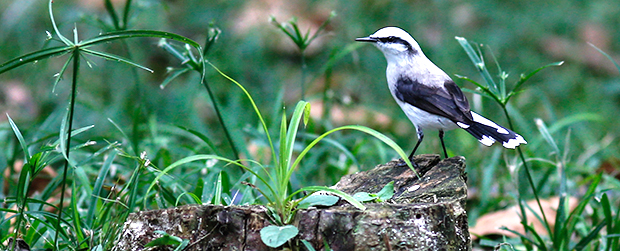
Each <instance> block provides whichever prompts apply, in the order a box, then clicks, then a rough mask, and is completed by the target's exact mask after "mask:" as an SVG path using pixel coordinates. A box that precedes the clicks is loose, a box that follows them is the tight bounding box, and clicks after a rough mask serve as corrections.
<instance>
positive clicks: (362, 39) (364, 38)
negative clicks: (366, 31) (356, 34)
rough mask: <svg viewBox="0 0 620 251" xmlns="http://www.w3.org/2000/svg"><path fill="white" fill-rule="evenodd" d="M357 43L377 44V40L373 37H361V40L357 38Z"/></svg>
mask: <svg viewBox="0 0 620 251" xmlns="http://www.w3.org/2000/svg"><path fill="white" fill-rule="evenodd" d="M355 41H358V42H370V43H376V42H377V39H376V38H372V37H360V38H356V39H355Z"/></svg>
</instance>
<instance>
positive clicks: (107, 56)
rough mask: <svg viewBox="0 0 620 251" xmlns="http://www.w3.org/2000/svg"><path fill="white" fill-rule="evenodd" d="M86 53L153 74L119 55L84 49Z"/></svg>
mask: <svg viewBox="0 0 620 251" xmlns="http://www.w3.org/2000/svg"><path fill="white" fill-rule="evenodd" d="M82 50H83V51H84V52H85V53H88V54H90V55H93V56H96V57H101V58H104V59H107V60H110V61H117V62H121V63H125V64H128V65H131V66H134V67H137V68H140V69H142V70H145V71H148V72H150V73H153V70H151V69H149V68H147V67H145V66H142V65H140V64H138V63H134V62H132V61H131V60H129V59H126V58H123V57H121V56H117V55H113V54H109V53H105V52H99V51H93V50H89V49H82Z"/></svg>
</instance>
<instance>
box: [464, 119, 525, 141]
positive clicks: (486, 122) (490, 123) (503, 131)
mask: <svg viewBox="0 0 620 251" xmlns="http://www.w3.org/2000/svg"><path fill="white" fill-rule="evenodd" d="M471 116H472V117H473V118H474V121H476V122H478V123H480V124H483V125H486V126H490V127H493V128H495V129H497V132H498V133H501V134H508V130H506V128H503V127H501V126H500V125H498V124H495V122H493V121H491V120H488V119H487V118H485V117H482V116H481V115H480V114H478V113H475V112H471ZM480 142H482V140H480ZM483 144H484V143H483ZM517 145H519V144H517ZM513 148H514V147H513Z"/></svg>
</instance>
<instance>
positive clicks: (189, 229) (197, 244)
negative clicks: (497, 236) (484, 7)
mask: <svg viewBox="0 0 620 251" xmlns="http://www.w3.org/2000/svg"><path fill="white" fill-rule="evenodd" d="M415 162H416V163H417V164H418V166H419V168H418V169H416V170H418V174H419V175H420V177H421V179H418V178H417V176H416V175H415V174H414V172H413V171H411V169H409V168H408V167H407V166H405V165H403V164H402V162H400V161H391V162H388V163H386V164H384V165H378V166H377V167H375V168H374V169H372V170H369V171H365V172H359V173H355V174H351V175H347V176H345V177H343V178H342V179H341V180H340V182H338V183H337V184H336V185H335V186H333V188H336V189H338V190H341V191H343V192H346V193H349V194H354V193H357V192H368V193H376V192H378V191H379V190H381V188H383V187H384V186H385V185H386V184H387V183H388V182H390V181H394V189H395V195H394V197H393V198H392V199H391V200H388V201H386V202H383V203H367V204H365V205H366V206H367V207H368V208H367V209H366V210H364V211H361V210H359V209H357V208H355V207H353V206H351V205H349V204H348V203H346V202H344V201H342V200H341V201H340V202H339V203H338V204H337V205H335V206H331V207H326V208H310V209H305V210H299V211H298V212H297V214H296V217H295V221H294V223H293V224H294V225H295V226H297V227H298V228H299V235H297V237H295V238H294V239H293V240H292V241H291V242H290V243H289V244H293V245H295V246H297V247H299V248H298V249H296V250H306V249H305V247H302V246H303V244H301V240H306V241H308V242H309V243H311V244H312V246H313V247H314V249H316V250H325V243H327V244H328V245H329V247H330V248H331V249H332V250H336V251H339V250H471V240H470V237H469V231H468V226H467V213H466V212H465V201H466V198H467V185H466V177H465V171H464V170H465V159H464V158H463V157H453V158H448V159H443V160H441V159H440V157H439V156H438V155H419V156H416V157H415ZM266 211H267V210H266V208H265V207H263V206H214V205H187V206H181V207H177V208H170V209H162V210H153V211H144V212H138V213H133V214H131V215H130V216H129V218H128V219H127V222H125V226H124V229H123V233H122V236H121V239H120V240H119V241H118V243H117V245H116V247H115V250H119V251H120V250H136V251H138V250H174V247H172V246H163V247H156V248H145V247H144V245H145V244H146V243H148V242H150V241H151V240H153V239H155V238H158V237H160V235H159V234H157V233H154V231H156V230H161V231H165V232H166V233H168V234H170V235H174V236H177V237H180V238H183V239H187V240H189V245H188V246H187V247H186V248H185V249H184V250H248V251H249V250H251V251H260V250H274V249H271V248H269V247H267V246H265V245H264V244H263V243H262V241H261V239H260V233H259V231H260V230H261V229H262V228H263V227H265V226H268V225H270V222H269V220H268V219H267V216H266ZM289 244H285V245H284V246H283V247H281V248H280V249H285V248H287V247H288V246H287V245H289Z"/></svg>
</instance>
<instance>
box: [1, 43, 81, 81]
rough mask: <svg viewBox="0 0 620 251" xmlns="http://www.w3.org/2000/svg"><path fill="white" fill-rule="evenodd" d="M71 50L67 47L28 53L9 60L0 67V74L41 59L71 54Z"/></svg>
mask: <svg viewBox="0 0 620 251" xmlns="http://www.w3.org/2000/svg"><path fill="white" fill-rule="evenodd" d="M72 49H73V48H71V47H68V46H58V47H52V48H48V49H43V50H38V51H35V52H31V53H28V54H26V55H23V56H19V57H17V58H14V59H11V60H9V61H7V62H5V63H4V64H2V65H0V74H2V73H4V72H6V71H9V70H12V69H14V68H17V67H19V66H22V65H24V64H27V63H31V62H35V61H38V60H41V59H46V58H51V57H54V56H58V55H62V54H66V53H69V52H71V50H72Z"/></svg>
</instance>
